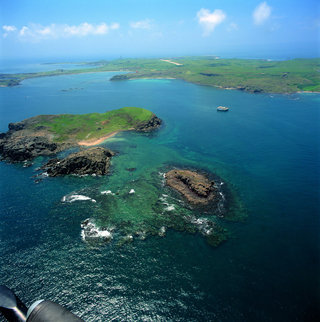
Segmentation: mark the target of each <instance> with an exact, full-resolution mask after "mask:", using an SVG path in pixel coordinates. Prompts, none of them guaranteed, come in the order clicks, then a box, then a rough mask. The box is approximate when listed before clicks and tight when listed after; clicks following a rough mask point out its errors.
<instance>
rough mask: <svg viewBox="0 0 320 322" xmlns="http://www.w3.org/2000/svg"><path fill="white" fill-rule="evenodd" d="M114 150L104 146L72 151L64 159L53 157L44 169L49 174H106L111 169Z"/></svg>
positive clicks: (54, 175)
mask: <svg viewBox="0 0 320 322" xmlns="http://www.w3.org/2000/svg"><path fill="white" fill-rule="evenodd" d="M113 155H114V152H112V151H110V150H108V149H105V148H102V147H93V148H90V149H87V150H83V151H80V152H77V153H72V154H70V155H68V156H67V157H66V158H64V159H52V160H50V161H49V162H48V163H47V164H46V165H45V166H43V169H45V170H46V171H47V173H48V175H49V176H51V177H56V176H63V175H68V174H76V175H85V174H97V175H104V174H107V173H108V171H109V166H110V160H111V157H112V156H113Z"/></svg>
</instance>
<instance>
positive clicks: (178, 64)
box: [0, 56, 320, 93]
mask: <svg viewBox="0 0 320 322" xmlns="http://www.w3.org/2000/svg"><path fill="white" fill-rule="evenodd" d="M81 65H82V66H84V65H86V66H87V68H81V69H74V70H65V69H58V70H54V71H47V72H38V73H21V74H0V86H1V87H10V86H16V85H19V84H20V83H21V81H23V80H25V79H28V78H35V77H45V76H59V75H68V74H81V73H92V72H107V71H120V72H126V73H125V74H119V75H115V76H113V77H112V78H111V80H112V81H122V80H129V79H143V78H150V79H159V78H175V79H181V80H185V81H188V82H192V83H195V84H200V85H208V86H214V87H218V88H223V89H237V90H242V91H246V92H251V93H297V92H320V77H319V68H320V59H319V58H313V59H293V60H286V61H273V60H262V59H220V58H219V57H216V56H203V57H176V58H165V59H164V58H162V59H156V58H153V59H117V60H111V61H106V60H103V61H98V62H93V63H87V64H86V63H81Z"/></svg>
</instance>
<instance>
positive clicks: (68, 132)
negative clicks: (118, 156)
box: [0, 107, 162, 175]
mask: <svg viewBox="0 0 320 322" xmlns="http://www.w3.org/2000/svg"><path fill="white" fill-rule="evenodd" d="M161 122H162V121H161V120H160V119H159V118H158V117H157V116H156V115H155V114H153V113H152V112H150V111H148V110H146V109H143V108H138V107H124V108H121V109H118V110H112V111H109V112H106V113H89V114H82V115H73V114H61V115H39V116H35V117H31V118H29V119H26V120H24V121H21V122H17V123H10V124H9V126H8V127H9V130H8V132H6V133H1V134H0V154H1V156H2V159H5V160H8V161H11V162H21V161H26V160H32V159H33V158H35V157H37V156H41V155H53V154H56V153H58V152H60V151H63V150H66V149H68V148H71V147H75V146H77V147H79V146H80V147H81V146H93V145H97V144H99V143H102V142H103V141H104V140H106V139H107V138H109V137H111V136H113V135H115V134H116V133H118V132H120V131H132V130H134V131H139V132H148V131H152V130H154V129H156V128H158V127H159V126H160V125H161ZM87 151H88V152H86V154H85V155H83V154H81V151H80V152H79V153H78V155H75V156H74V155H73V156H72V155H71V156H70V157H69V159H67V161H68V162H67V163H66V164H70V162H69V161H71V163H73V164H74V162H78V159H79V158H82V159H83V158H86V161H85V163H87V165H88V167H89V168H90V172H92V173H96V170H98V172H99V171H100V172H101V174H104V173H106V172H107V169H108V166H102V167H101V165H98V164H97V163H95V162H96V161H97V158H96V157H97V155H98V156H99V159H100V161H101V160H103V162H106V163H107V164H108V162H109V158H110V157H111V156H112V155H113V152H111V151H103V150H101V149H94V150H92V149H91V150H90V149H87ZM88 162H89V163H90V165H89V163H88ZM60 163H61V165H62V164H64V162H62V160H55V162H51V164H50V166H51V168H52V167H53V166H54V167H55V171H54V172H52V173H55V175H59V174H63V171H62V170H61V171H62V172H61V171H60V170H59V168H60V167H61V166H60V167H58V164H60ZM83 166H84V167H85V168H84V169H83V170H81V171H82V173H84V174H88V172H86V171H87V170H86V165H85V164H84V163H83ZM81 171H78V173H80V172H81Z"/></svg>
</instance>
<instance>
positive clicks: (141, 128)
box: [135, 115, 162, 132]
mask: <svg viewBox="0 0 320 322" xmlns="http://www.w3.org/2000/svg"><path fill="white" fill-rule="evenodd" d="M161 124H162V121H161V119H159V118H158V117H157V116H156V115H153V116H152V118H151V119H150V120H149V121H148V122H143V123H141V124H139V125H137V126H136V127H135V130H136V131H138V132H151V131H153V130H155V129H157V128H158V127H160V125H161Z"/></svg>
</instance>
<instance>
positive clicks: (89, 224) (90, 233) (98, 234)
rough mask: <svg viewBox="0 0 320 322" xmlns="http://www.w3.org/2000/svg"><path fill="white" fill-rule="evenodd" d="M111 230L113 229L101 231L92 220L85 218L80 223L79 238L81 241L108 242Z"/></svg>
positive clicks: (110, 237)
mask: <svg viewBox="0 0 320 322" xmlns="http://www.w3.org/2000/svg"><path fill="white" fill-rule="evenodd" d="M112 230H113V228H109V229H101V228H99V227H97V225H96V224H95V223H94V221H93V220H92V219H90V218H87V219H86V220H84V221H83V222H82V223H81V238H82V240H83V241H88V240H92V239H96V238H100V239H105V240H110V239H112Z"/></svg>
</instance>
